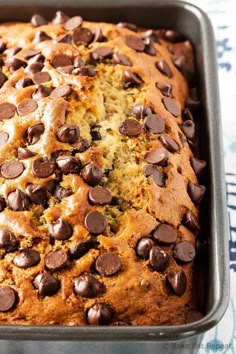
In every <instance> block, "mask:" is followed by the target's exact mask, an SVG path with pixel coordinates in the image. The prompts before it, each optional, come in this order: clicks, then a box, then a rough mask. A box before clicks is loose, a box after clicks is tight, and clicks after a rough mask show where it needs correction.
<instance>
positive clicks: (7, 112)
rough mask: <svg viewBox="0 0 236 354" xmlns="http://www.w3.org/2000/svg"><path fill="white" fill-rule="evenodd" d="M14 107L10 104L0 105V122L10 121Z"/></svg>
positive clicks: (13, 113)
mask: <svg viewBox="0 0 236 354" xmlns="http://www.w3.org/2000/svg"><path fill="white" fill-rule="evenodd" d="M15 112H16V107H15V106H14V104H12V103H8V102H4V103H1V104H0V120H1V119H10V118H12V117H13V116H14V115H15Z"/></svg>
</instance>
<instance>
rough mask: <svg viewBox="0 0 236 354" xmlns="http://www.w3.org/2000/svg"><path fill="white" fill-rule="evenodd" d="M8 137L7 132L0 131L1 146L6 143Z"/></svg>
mask: <svg viewBox="0 0 236 354" xmlns="http://www.w3.org/2000/svg"><path fill="white" fill-rule="evenodd" d="M8 139H9V134H8V133H6V132H1V131H0V146H3V145H5V144H6V143H7V141H8Z"/></svg>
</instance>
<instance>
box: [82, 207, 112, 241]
mask: <svg viewBox="0 0 236 354" xmlns="http://www.w3.org/2000/svg"><path fill="white" fill-rule="evenodd" d="M84 224H85V227H86V229H87V230H88V231H89V232H90V233H91V234H93V235H99V234H102V233H103V232H104V231H105V229H106V226H107V221H106V218H105V216H104V215H103V214H102V213H100V212H99V211H96V210H95V211H90V212H89V213H88V214H87V215H86V217H85V219H84Z"/></svg>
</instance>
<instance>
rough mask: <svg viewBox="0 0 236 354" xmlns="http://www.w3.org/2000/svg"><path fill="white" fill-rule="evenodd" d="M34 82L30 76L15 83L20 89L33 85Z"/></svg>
mask: <svg viewBox="0 0 236 354" xmlns="http://www.w3.org/2000/svg"><path fill="white" fill-rule="evenodd" d="M33 84H34V83H33V81H32V80H31V79H30V78H29V77H22V78H21V79H20V80H18V81H17V82H16V84H15V88H16V89H17V90H20V89H22V88H25V87H28V86H32V85H33Z"/></svg>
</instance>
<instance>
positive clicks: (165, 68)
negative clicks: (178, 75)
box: [156, 59, 173, 78]
mask: <svg viewBox="0 0 236 354" xmlns="http://www.w3.org/2000/svg"><path fill="white" fill-rule="evenodd" d="M156 67H157V69H158V70H159V71H160V72H161V73H162V74H163V75H166V76H167V77H169V78H171V77H172V76H173V74H172V71H171V68H170V67H169V64H168V63H167V62H166V61H165V60H164V59H162V60H159V61H157V62H156Z"/></svg>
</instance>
